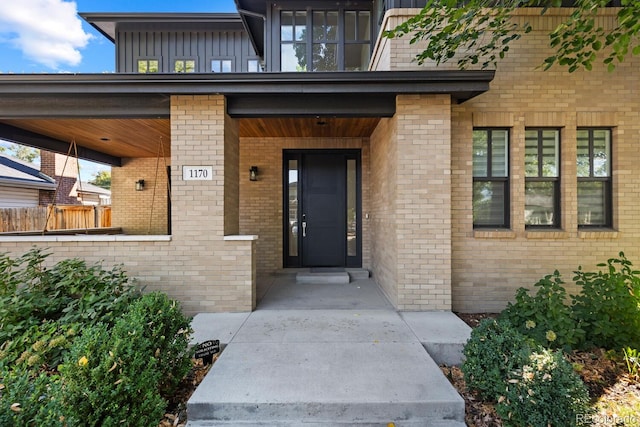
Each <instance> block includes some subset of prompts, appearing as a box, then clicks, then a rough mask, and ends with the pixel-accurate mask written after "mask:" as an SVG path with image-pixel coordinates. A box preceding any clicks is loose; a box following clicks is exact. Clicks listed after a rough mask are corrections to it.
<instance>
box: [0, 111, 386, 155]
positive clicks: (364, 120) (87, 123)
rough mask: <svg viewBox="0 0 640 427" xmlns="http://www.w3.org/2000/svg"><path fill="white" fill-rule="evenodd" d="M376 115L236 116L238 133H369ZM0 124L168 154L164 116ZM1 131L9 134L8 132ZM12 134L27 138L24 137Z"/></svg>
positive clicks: (113, 150) (98, 148)
mask: <svg viewBox="0 0 640 427" xmlns="http://www.w3.org/2000/svg"><path fill="white" fill-rule="evenodd" d="M379 121H380V119H379V118H376V117H352V118H344V117H339V118H337V117H317V118H309V117H300V118H297V117H279V118H249V119H239V127H240V137H253V138H260V137H263V138H264V137H296V138H313V137H320V138H340V137H368V136H370V135H371V133H372V132H373V130H374V129H375V127H376V126H377V124H378V122H379ZM0 125H5V126H3V128H4V129H5V130H6V129H12V128H14V129H15V131H16V132H20V131H21V130H22V131H27V132H30V133H34V134H37V135H40V136H43V137H48V138H51V139H52V140H59V141H64V142H67V143H71V142H72V141H74V140H75V142H76V144H77V145H78V146H80V147H84V148H86V149H89V150H92V151H95V152H99V153H104V154H107V155H109V156H113V157H155V156H157V155H158V153H159V152H161V153H162V155H164V156H167V157H169V156H171V125H170V120H169V119H168V118H159V119H136V118H118V119H93V118H63V119H42V118H30V119H4V120H0ZM3 134H4V135H5V137H6V136H7V133H6V132H3ZM12 139H13V138H12ZM15 139H21V140H22V141H24V142H28V141H26V140H25V139H24V138H19V137H16V138H15ZM161 140H162V144H161V143H160V141H161ZM33 145H36V146H37V145H41V144H36V143H33ZM161 145H162V148H161ZM94 160H99V159H94Z"/></svg>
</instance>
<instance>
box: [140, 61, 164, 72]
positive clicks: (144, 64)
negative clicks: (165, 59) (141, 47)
mask: <svg viewBox="0 0 640 427" xmlns="http://www.w3.org/2000/svg"><path fill="white" fill-rule="evenodd" d="M159 64H160V61H158V60H157V59H138V72H139V73H157V72H159V71H160V67H159Z"/></svg>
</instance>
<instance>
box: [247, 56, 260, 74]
mask: <svg viewBox="0 0 640 427" xmlns="http://www.w3.org/2000/svg"><path fill="white" fill-rule="evenodd" d="M263 71H264V68H263V67H262V64H261V63H260V60H259V59H248V60H247V72H249V73H261V72H263Z"/></svg>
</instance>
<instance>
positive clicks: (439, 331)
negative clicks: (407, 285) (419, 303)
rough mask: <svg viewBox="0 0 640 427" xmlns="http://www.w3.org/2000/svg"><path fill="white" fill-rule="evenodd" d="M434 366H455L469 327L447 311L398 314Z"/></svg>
mask: <svg viewBox="0 0 640 427" xmlns="http://www.w3.org/2000/svg"><path fill="white" fill-rule="evenodd" d="M400 316H401V317H402V319H403V320H404V321H405V322H406V323H407V325H408V326H409V328H411V330H412V331H413V333H414V334H416V337H418V340H420V342H421V343H422V345H424V348H426V349H427V351H428V352H429V355H431V357H432V358H433V360H435V362H436V363H437V364H438V365H443V364H444V365H448V366H458V365H460V364H461V363H462V362H463V360H464V356H463V354H462V351H463V350H464V346H465V344H466V343H467V340H468V339H469V337H470V336H471V328H470V327H469V326H468V325H467V324H466V323H464V322H463V321H462V319H460V318H459V317H458V316H456V315H455V314H454V313H452V312H450V311H415V312H408V311H407V312H403V313H400Z"/></svg>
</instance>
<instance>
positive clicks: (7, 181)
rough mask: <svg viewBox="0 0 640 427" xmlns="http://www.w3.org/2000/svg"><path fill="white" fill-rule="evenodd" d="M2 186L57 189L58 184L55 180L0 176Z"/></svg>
mask: <svg viewBox="0 0 640 427" xmlns="http://www.w3.org/2000/svg"><path fill="white" fill-rule="evenodd" d="M0 186H5V187H14V188H31V189H34V190H55V189H56V187H57V185H56V183H55V182H53V183H51V182H41V181H31V180H26V179H18V178H6V177H0Z"/></svg>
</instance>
